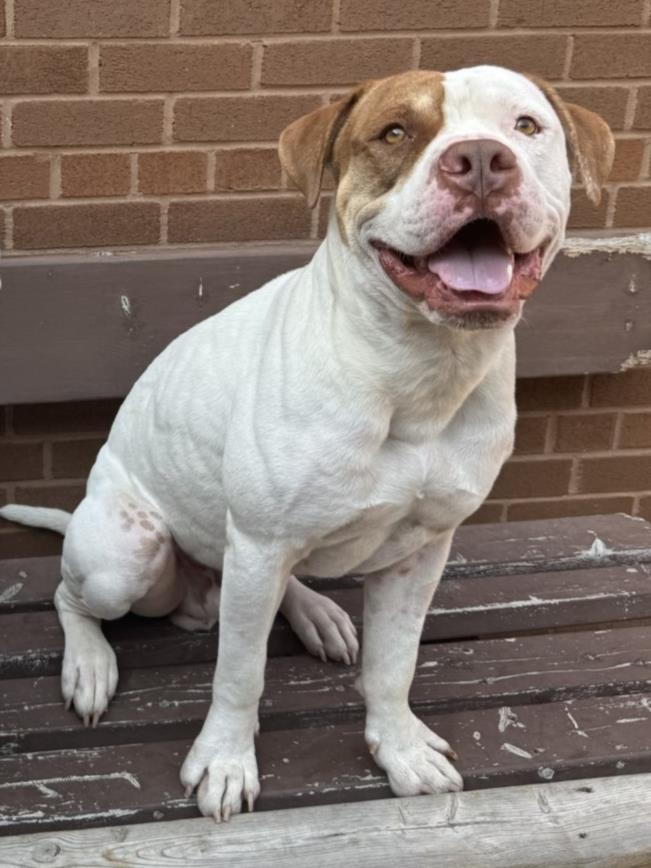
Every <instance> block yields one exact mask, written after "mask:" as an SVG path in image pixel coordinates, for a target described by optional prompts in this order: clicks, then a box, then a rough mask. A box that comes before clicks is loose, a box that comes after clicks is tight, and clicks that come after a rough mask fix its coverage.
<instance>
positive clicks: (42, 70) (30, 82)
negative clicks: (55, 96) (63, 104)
mask: <svg viewBox="0 0 651 868" xmlns="http://www.w3.org/2000/svg"><path fill="white" fill-rule="evenodd" d="M0 81H2V93H3V94H10V93H30V94H31V93H83V92H84V91H85V90H86V89H87V87H88V51H87V49H86V48H85V46H82V45H73V46H68V45H1V46H0Z"/></svg>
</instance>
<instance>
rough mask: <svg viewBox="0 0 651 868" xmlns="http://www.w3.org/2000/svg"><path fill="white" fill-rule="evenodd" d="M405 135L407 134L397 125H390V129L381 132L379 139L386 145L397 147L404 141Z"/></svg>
mask: <svg viewBox="0 0 651 868" xmlns="http://www.w3.org/2000/svg"><path fill="white" fill-rule="evenodd" d="M406 135H407V133H406V132H405V131H404V130H403V128H402V127H401V126H400V125H399V124H392V125H391V126H390V127H387V128H386V129H385V130H383V132H382V135H381V136H380V138H381V139H382V140H383V141H385V142H386V143H387V145H399V144H400V142H402V141H404V140H405V137H406Z"/></svg>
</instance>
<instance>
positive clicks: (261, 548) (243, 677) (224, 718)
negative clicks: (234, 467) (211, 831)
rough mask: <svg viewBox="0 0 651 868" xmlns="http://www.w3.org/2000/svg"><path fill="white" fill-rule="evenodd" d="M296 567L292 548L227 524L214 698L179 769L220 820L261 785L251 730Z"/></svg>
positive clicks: (208, 810)
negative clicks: (275, 626) (272, 636)
mask: <svg viewBox="0 0 651 868" xmlns="http://www.w3.org/2000/svg"><path fill="white" fill-rule="evenodd" d="M290 569H291V554H290V552H289V546H287V545H285V544H284V543H283V542H282V541H279V540H273V541H269V540H263V539H259V538H255V537H253V536H252V535H250V534H245V533H242V532H240V531H239V530H238V529H237V528H236V527H235V526H234V525H233V523H232V522H231V521H229V523H228V531H227V545H226V551H225V554H224V565H223V574H222V588H221V598H220V607H219V646H218V652H217V667H216V670H215V678H214V682H213V696H212V703H211V706H210V709H209V711H208V715H207V717H206V720H205V723H204V725H203V727H202V729H201V732H200V733H199V735H198V736H197V738H196V739H195V742H194V744H193V745H192V748H191V750H190V752H189V753H188V756H187V757H186V760H185V762H184V763H183V768H182V769H181V783H182V784H183V785H184V786H185V788H186V793H187V794H188V795H189V794H190V792H192V790H194V788H195V787H197V786H198V787H199V790H198V796H197V800H198V804H199V809H200V810H201V812H202V813H203V814H205V815H206V816H212V817H214V818H215V820H216V821H217V822H220V821H221V820H228V818H229V817H230V816H231V814H236V813H238V812H239V811H240V810H241V807H242V800H243V799H244V800H246V802H247V803H248V807H249V810H252V809H253V802H254V801H255V799H256V798H257V796H258V793H259V791H260V784H259V782H258V768H257V763H256V758H255V747H254V743H253V742H254V736H255V735H256V732H257V729H258V702H259V700H260V696H261V694H262V689H263V686H264V667H265V661H266V654H267V639H268V636H269V631H270V630H271V625H272V623H273V620H274V616H275V614H276V611H277V610H278V606H279V605H280V601H281V599H282V596H283V593H284V592H285V588H286V585H287V580H288V578H289V573H290Z"/></svg>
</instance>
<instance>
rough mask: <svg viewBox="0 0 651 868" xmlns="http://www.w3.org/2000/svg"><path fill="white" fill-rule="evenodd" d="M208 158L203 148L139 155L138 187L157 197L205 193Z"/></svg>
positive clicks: (143, 191)
mask: <svg viewBox="0 0 651 868" xmlns="http://www.w3.org/2000/svg"><path fill="white" fill-rule="evenodd" d="M207 162H208V157H207V155H206V154H204V153H201V152H200V151H156V152H149V153H145V154H140V155H139V156H138V188H139V190H140V192H141V193H148V194H153V195H156V196H162V195H166V194H168V193H205V191H206V185H207V176H208V169H207Z"/></svg>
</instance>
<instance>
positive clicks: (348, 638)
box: [281, 579, 359, 666]
mask: <svg viewBox="0 0 651 868" xmlns="http://www.w3.org/2000/svg"><path fill="white" fill-rule="evenodd" d="M281 611H282V613H283V615H284V616H285V617H286V618H287V620H288V621H289V623H290V626H291V628H292V630H293V631H294V632H295V633H296V635H297V636H298V638H299V639H300V640H301V642H302V643H303V645H305V647H306V649H307V650H308V651H309V652H310V654H314V656H315V657H320V658H321V660H323V661H324V662H325V661H326V660H327V659H328V658H329V659H330V660H338V661H340V662H342V663H346V664H348V665H349V666H350V665H351V664H353V663H355V662H356V661H357V655H358V653H359V642H358V641H357V630H356V628H355V625H354V624H353V622H352V621H351V619H350V616H349V615H348V613H347V612H345V611H344V610H343V609H342V608H341V606H338V605H337V604H336V603H335V602H334V601H333V600H331V599H329V598H328V597H325V596H324V595H323V594H318V593H317V592H316V591H313V590H312V589H311V588H307V587H306V586H305V585H302V584H301V583H300V582H299V581H298V580H297V579H295V580H294V581H293V583H292V584H291V585H290V586H289V587H288V589H287V593H286V594H285V598H284V599H283V604H282V607H281Z"/></svg>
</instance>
